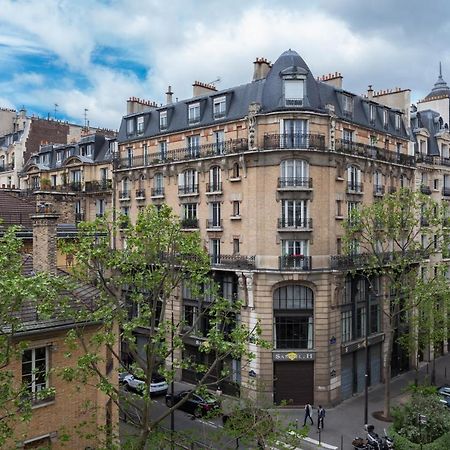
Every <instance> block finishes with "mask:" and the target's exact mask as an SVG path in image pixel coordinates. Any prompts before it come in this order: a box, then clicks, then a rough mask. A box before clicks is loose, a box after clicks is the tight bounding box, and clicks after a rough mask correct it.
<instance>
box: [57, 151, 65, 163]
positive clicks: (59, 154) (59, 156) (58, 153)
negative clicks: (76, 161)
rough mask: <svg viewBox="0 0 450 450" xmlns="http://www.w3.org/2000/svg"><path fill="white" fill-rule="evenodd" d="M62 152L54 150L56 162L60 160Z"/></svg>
mask: <svg viewBox="0 0 450 450" xmlns="http://www.w3.org/2000/svg"><path fill="white" fill-rule="evenodd" d="M63 153H64V152H56V162H58V163H60V162H61V161H62V155H63Z"/></svg>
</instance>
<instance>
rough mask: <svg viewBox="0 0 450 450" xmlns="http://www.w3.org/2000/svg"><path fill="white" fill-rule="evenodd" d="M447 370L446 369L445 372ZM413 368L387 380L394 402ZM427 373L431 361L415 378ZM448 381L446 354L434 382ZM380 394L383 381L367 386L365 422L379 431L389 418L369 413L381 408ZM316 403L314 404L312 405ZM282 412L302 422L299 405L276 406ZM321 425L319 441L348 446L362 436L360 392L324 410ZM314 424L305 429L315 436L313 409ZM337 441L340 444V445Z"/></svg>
mask: <svg viewBox="0 0 450 450" xmlns="http://www.w3.org/2000/svg"><path fill="white" fill-rule="evenodd" d="M446 372H447V373H446ZM414 375H415V372H414V371H410V372H407V373H405V374H402V375H399V376H397V377H395V378H394V379H393V380H392V381H391V398H392V400H391V404H392V405H396V404H399V403H402V401H405V400H406V398H407V394H405V392H404V388H405V387H406V386H408V384H410V383H412V382H413V381H414ZM427 377H428V379H429V378H430V377H431V363H430V366H429V373H428V374H427V363H423V364H422V366H421V368H420V370H419V381H420V382H423V381H424V380H425V379H426V378H427ZM447 383H449V384H450V354H447V355H445V356H442V357H440V358H438V359H436V386H441V385H443V384H447ZM383 394H384V385H383V384H379V385H377V386H375V387H374V388H373V389H369V423H371V424H372V425H374V426H375V431H376V432H378V433H380V434H381V433H382V432H383V428H386V430H387V428H388V427H389V426H390V423H389V422H381V421H378V420H376V419H375V418H374V417H373V416H372V414H373V413H374V412H375V411H382V410H383ZM315 406H316V405H315ZM280 413H281V414H282V416H284V417H285V418H286V420H289V421H292V420H295V419H297V420H298V423H299V426H300V427H301V426H302V425H303V417H304V412H303V409H283V410H280ZM326 413H327V414H326V417H325V426H324V430H323V432H322V442H326V443H327V444H332V445H335V446H337V447H338V448H339V449H344V450H351V449H352V446H351V442H352V440H353V439H354V438H355V436H358V435H359V436H364V435H365V432H364V394H358V395H357V396H355V397H352V398H350V399H348V400H345V401H344V402H342V403H341V404H339V405H338V406H336V407H334V408H329V409H327V411H326ZM313 419H314V426H313V427H311V429H310V431H309V436H310V437H311V438H313V439H318V434H317V429H316V427H315V426H316V424H317V409H314V413H313ZM341 442H343V446H342V447H341Z"/></svg>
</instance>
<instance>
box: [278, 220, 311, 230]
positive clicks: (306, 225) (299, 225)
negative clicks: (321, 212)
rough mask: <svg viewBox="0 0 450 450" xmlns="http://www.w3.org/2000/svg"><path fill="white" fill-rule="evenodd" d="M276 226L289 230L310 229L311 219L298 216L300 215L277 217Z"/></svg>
mask: <svg viewBox="0 0 450 450" xmlns="http://www.w3.org/2000/svg"><path fill="white" fill-rule="evenodd" d="M278 228H279V229H287V230H289V231H291V230H292V229H296V230H311V229H312V219H306V218H303V217H302V218H300V217H282V218H281V219H278Z"/></svg>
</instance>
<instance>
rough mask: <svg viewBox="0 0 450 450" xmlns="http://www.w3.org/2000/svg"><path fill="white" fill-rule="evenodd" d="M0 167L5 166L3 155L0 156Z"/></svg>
mask: <svg viewBox="0 0 450 450" xmlns="http://www.w3.org/2000/svg"><path fill="white" fill-rule="evenodd" d="M0 167H1V168H2V169H4V168H5V156H4V155H2V156H0Z"/></svg>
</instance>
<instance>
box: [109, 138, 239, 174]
mask: <svg viewBox="0 0 450 450" xmlns="http://www.w3.org/2000/svg"><path fill="white" fill-rule="evenodd" d="M247 149H248V141H247V139H229V140H228V141H223V142H212V143H209V144H203V145H197V146H195V147H193V146H187V147H183V148H178V149H171V150H167V152H166V153H165V154H164V155H162V154H161V152H156V153H151V154H148V155H145V156H144V155H139V156H131V157H128V156H127V157H125V158H120V159H118V160H116V161H115V168H116V169H127V168H131V167H142V166H151V165H154V164H162V163H167V162H172V161H184V160H189V159H196V158H203V157H207V156H216V155H227V154H230V153H240V152H243V151H245V150H247Z"/></svg>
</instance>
